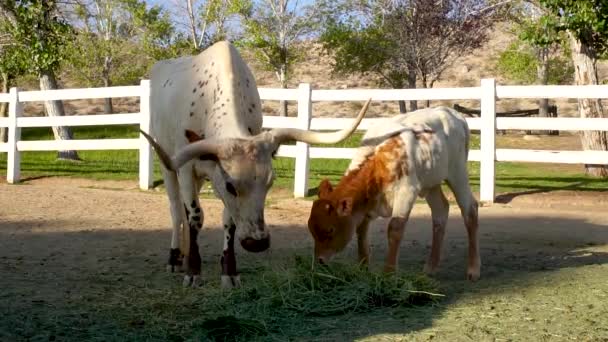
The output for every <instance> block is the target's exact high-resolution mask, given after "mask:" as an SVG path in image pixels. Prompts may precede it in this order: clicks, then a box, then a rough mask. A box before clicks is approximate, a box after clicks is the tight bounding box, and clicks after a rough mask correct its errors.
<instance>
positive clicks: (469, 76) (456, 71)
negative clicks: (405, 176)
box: [26, 28, 608, 117]
mask: <svg viewBox="0 0 608 342" xmlns="http://www.w3.org/2000/svg"><path fill="white" fill-rule="evenodd" d="M514 39H515V36H514V35H513V34H511V33H509V31H508V30H507V29H505V28H499V29H496V30H495V31H494V33H493V35H492V39H490V40H489V41H488V43H487V44H486V45H485V46H483V47H482V48H480V49H478V50H475V51H471V53H470V54H469V55H467V56H465V57H463V58H461V59H459V60H458V61H457V62H456V63H454V64H453V65H452V66H451V67H450V68H448V69H447V70H446V72H445V73H444V75H443V77H442V79H441V80H440V81H439V82H437V83H436V85H435V87H436V88H438V87H466V86H476V85H478V84H479V80H480V79H482V78H487V77H496V74H497V73H496V72H495V70H494V68H495V61H496V59H497V56H498V54H499V53H500V51H502V50H504V49H505V48H506V47H507V46H508V45H509V43H510V42H511V41H512V40H514ZM304 44H306V49H305V50H306V51H307V52H308V53H307V55H306V56H305V57H304V59H303V60H302V61H301V62H300V63H299V64H298V65H297V66H296V67H295V68H294V73H293V74H292V76H291V79H290V87H297V85H298V83H301V82H308V83H311V85H312V87H313V89H350V88H378V87H379V86H378V84H377V83H376V81H375V80H374V79H373V78H372V77H362V76H358V75H354V76H348V77H334V76H333V75H332V72H331V64H332V60H331V57H329V56H327V55H326V54H325V53H324V51H323V49H322V48H321V46H320V45H319V44H318V43H315V42H306V43H304ZM243 55H244V58H245V59H246V60H247V61H248V63H249V65H250V66H251V68H252V69H253V72H254V75H255V76H256V80H257V83H258V86H259V87H278V82H277V80H276V77H275V76H274V74H273V73H272V72H269V71H266V70H264V69H263V68H262V67H261V66H260V65H259V64H258V63H256V62H255V60H254V59H253V58H251V56H250V54H248V53H247V52H246V51H243ZM496 78H497V82H498V83H499V84H509V82H508V81H507V80H504V79H501V78H500V77H496ZM600 78H601V79H607V78H608V63H607V62H602V63H600ZM64 83H68V84H69V82H65V81H64ZM453 103H459V104H461V105H464V106H467V107H475V108H478V107H479V103H478V101H433V102H432V103H431V105H432V106H435V105H448V106H451V105H452V104H453ZM555 104H557V106H558V108H559V109H558V110H559V115H560V116H575V115H577V110H576V108H577V107H576V100H558V101H556V102H555ZM65 106H66V109H67V112H68V114H70V115H82V114H97V113H101V112H102V111H103V102H102V101H101V100H79V101H65ZM137 106H138V99H136V98H128V99H117V100H115V111H116V112H122V113H125V112H136V111H137ZM360 106H361V103H345V102H332V103H316V104H315V105H314V106H313V115H314V116H317V117H318V116H331V117H344V116H352V115H354V114H355V113H356V112H357V111H358V110H359V108H360ZM419 106H422V102H420V103H419ZM277 107H278V103H276V102H275V101H265V103H264V105H263V109H264V113H265V114H266V115H276V113H277ZM534 107H535V102H534V101H529V100H501V101H499V103H498V111H501V110H512V109H529V108H534ZM295 110H296V106H295V104H294V105H290V115H295ZM26 113H27V114H28V115H42V113H43V107H42V104H40V103H35V104H31V105H28V106H26ZM396 113H398V106H397V104H396V103H386V102H385V103H379V102H376V103H373V105H372V107H371V109H370V112H369V114H368V115H369V116H390V115H393V114H396Z"/></svg>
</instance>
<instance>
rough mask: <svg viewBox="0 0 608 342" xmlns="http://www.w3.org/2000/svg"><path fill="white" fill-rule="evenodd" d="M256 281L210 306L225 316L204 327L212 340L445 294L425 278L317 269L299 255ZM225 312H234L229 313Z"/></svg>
mask: <svg viewBox="0 0 608 342" xmlns="http://www.w3.org/2000/svg"><path fill="white" fill-rule="evenodd" d="M258 272H259V274H260V275H259V278H258V279H256V281H255V282H252V281H251V280H252V279H249V285H245V287H243V288H240V289H236V290H231V291H229V292H228V291H221V290H218V291H220V293H217V294H216V295H211V296H208V295H205V297H206V298H208V299H209V298H213V299H211V300H210V302H208V304H210V305H213V306H216V307H217V309H218V310H220V309H222V310H223V313H222V315H221V316H218V317H214V318H210V319H207V320H206V321H205V322H204V323H203V324H202V325H201V326H200V328H202V330H204V333H205V335H206V336H207V338H210V339H213V340H220V341H223V340H226V339H239V338H241V339H247V338H251V337H254V336H265V335H269V334H271V335H272V334H277V333H278V334H280V331H281V330H282V329H287V330H291V329H292V326H293V325H294V324H296V325H297V324H306V323H305V322H306V321H307V320H315V319H319V318H323V319H324V322H325V323H327V324H331V321H332V319H327V318H333V319H339V318H340V317H341V316H344V315H347V314H350V313H358V314H361V313H366V312H371V311H373V310H375V309H379V308H387V307H398V306H402V307H411V306H420V305H426V304H431V303H433V302H435V301H437V300H438V299H439V298H440V297H441V296H442V295H441V294H437V293H436V291H437V284H436V283H435V282H434V281H432V280H431V279H430V278H428V277H426V276H424V275H419V274H416V275H409V274H388V275H387V274H383V273H377V272H369V271H367V270H365V269H363V268H361V267H359V266H358V265H353V264H350V265H348V264H332V265H331V266H318V265H313V264H312V263H311V259H310V258H303V257H296V258H295V259H294V262H293V265H286V266H283V267H279V268H273V269H270V268H268V269H261V270H258ZM226 309H228V310H229V311H232V312H231V313H230V315H226V311H225V310H226Z"/></svg>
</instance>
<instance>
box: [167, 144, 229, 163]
mask: <svg viewBox="0 0 608 342" xmlns="http://www.w3.org/2000/svg"><path fill="white" fill-rule="evenodd" d="M219 150H220V145H219V144H218V143H217V142H214V141H211V140H199V141H197V142H193V143H190V144H188V145H186V146H184V147H182V148H181V149H180V150H179V151H177V153H176V154H175V156H174V157H173V158H172V161H173V165H175V167H177V168H178V169H179V168H180V167H182V165H184V164H186V163H187V162H189V161H190V160H192V159H194V158H200V159H206V160H217V159H218V154H219Z"/></svg>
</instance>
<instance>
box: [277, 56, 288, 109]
mask: <svg viewBox="0 0 608 342" xmlns="http://www.w3.org/2000/svg"><path fill="white" fill-rule="evenodd" d="M286 68H287V66H285V65H282V66H281V70H280V71H279V81H280V82H281V88H283V89H285V88H287V73H286ZM279 115H281V116H287V101H284V100H281V101H279Z"/></svg>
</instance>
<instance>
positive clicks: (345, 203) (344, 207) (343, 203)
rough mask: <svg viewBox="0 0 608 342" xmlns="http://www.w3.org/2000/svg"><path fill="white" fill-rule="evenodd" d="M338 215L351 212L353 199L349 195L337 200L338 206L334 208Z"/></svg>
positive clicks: (345, 214)
mask: <svg viewBox="0 0 608 342" xmlns="http://www.w3.org/2000/svg"><path fill="white" fill-rule="evenodd" d="M336 212H337V213H338V216H348V215H350V214H351V213H352V212H353V199H352V198H351V197H346V198H342V199H341V200H340V201H338V208H336Z"/></svg>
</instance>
